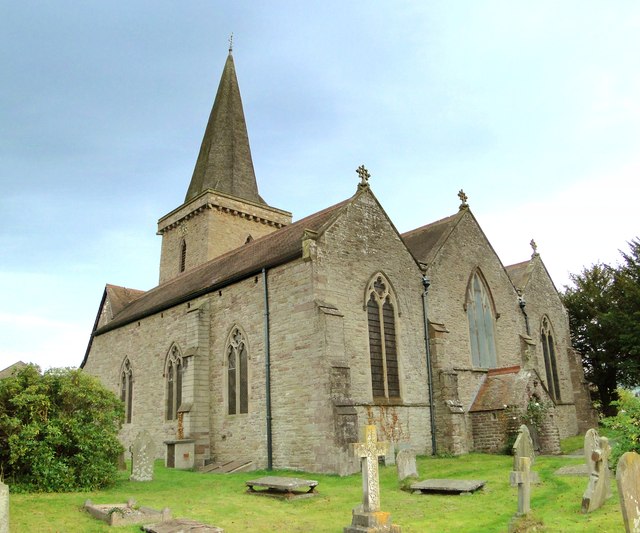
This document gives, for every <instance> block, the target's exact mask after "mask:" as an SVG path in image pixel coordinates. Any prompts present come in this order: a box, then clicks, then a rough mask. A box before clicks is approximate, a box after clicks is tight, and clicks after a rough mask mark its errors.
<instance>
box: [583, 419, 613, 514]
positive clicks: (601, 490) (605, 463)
mask: <svg viewBox="0 0 640 533" xmlns="http://www.w3.org/2000/svg"><path fill="white" fill-rule="evenodd" d="M609 455H611V447H610V446H609V440H608V439H607V438H606V437H601V436H600V435H598V432H597V431H596V430H595V429H590V430H588V431H587V433H586V435H585V436H584V458H585V460H586V462H587V468H588V470H589V483H588V485H587V488H586V490H585V491H584V494H583V496H582V512H583V513H590V512H591V511H595V510H596V509H598V508H599V507H601V506H602V504H603V503H604V502H605V500H606V499H607V497H609V496H611V479H610V477H609Z"/></svg>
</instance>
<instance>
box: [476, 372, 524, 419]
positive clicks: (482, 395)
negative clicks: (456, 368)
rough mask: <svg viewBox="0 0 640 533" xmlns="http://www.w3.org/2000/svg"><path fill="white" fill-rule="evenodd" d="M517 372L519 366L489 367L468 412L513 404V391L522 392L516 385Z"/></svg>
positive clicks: (501, 407) (490, 409) (497, 408)
mask: <svg viewBox="0 0 640 533" xmlns="http://www.w3.org/2000/svg"><path fill="white" fill-rule="evenodd" d="M519 374H520V367H519V366H510V367H506V368H492V369H490V370H489V371H488V372H487V376H486V378H485V380H484V383H483V384H482V386H481V387H480V390H479V391H478V395H477V396H476V399H475V400H474V402H473V405H472V406H471V409H469V412H475V411H496V410H499V409H505V408H506V407H507V406H508V405H513V395H514V393H515V394H522V389H521V388H519V387H517V386H516V381H517V380H518V378H519Z"/></svg>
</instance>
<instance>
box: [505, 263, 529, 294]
mask: <svg viewBox="0 0 640 533" xmlns="http://www.w3.org/2000/svg"><path fill="white" fill-rule="evenodd" d="M530 266H531V260H527V261H522V263H516V264H515V265H508V266H506V267H504V268H505V270H506V271H507V274H508V275H509V278H510V279H511V282H512V283H513V285H514V287H515V288H516V289H520V290H523V289H524V288H525V287H526V286H527V283H529V276H530V275H531V268H529V267H530Z"/></svg>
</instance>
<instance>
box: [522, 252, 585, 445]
mask: <svg viewBox="0 0 640 533" xmlns="http://www.w3.org/2000/svg"><path fill="white" fill-rule="evenodd" d="M532 261H533V262H534V265H533V270H532V272H531V275H530V277H529V282H528V283H527V286H526V289H525V292H524V297H525V300H526V306H525V311H526V313H527V316H528V319H529V330H530V332H531V338H532V339H533V341H534V342H535V343H536V349H535V361H533V362H532V363H533V366H534V368H535V369H536V370H537V371H538V374H539V375H540V378H541V379H542V380H543V382H544V384H545V387H547V390H548V389H549V387H548V383H547V374H546V368H545V363H544V354H543V351H542V343H541V341H540V332H541V329H542V319H543V317H544V316H547V317H548V319H549V322H550V323H551V326H552V328H553V334H554V341H555V350H556V363H557V369H558V380H559V385H560V401H559V402H558V403H557V406H556V409H555V412H556V424H557V426H558V430H559V432H560V438H561V439H564V438H565V437H569V436H572V435H575V434H576V433H577V432H578V426H577V420H576V412H575V402H574V394H573V388H574V384H573V381H572V379H571V366H570V364H569V360H568V358H567V356H566V354H567V349H568V348H569V347H570V346H571V339H570V337H569V321H568V320H569V319H568V316H567V313H566V310H565V308H564V306H563V305H562V302H561V301H560V297H559V296H558V292H557V291H556V289H555V287H554V285H553V283H552V282H551V279H550V278H549V275H548V274H547V272H546V270H545V268H544V266H543V265H542V262H541V261H540V259H539V257H538V256H536V257H534V258H533V259H532Z"/></svg>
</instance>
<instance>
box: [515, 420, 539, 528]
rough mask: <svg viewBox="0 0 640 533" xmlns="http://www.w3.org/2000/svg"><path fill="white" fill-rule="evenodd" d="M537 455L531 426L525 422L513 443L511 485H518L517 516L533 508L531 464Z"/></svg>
mask: <svg viewBox="0 0 640 533" xmlns="http://www.w3.org/2000/svg"><path fill="white" fill-rule="evenodd" d="M533 457H535V454H534V449H533V441H532V440H531V435H530V434H529V428H527V426H525V425H524V424H523V425H521V426H520V429H519V430H518V437H517V438H516V442H515V444H514V445H513V471H512V472H511V476H510V481H511V486H512V487H513V486H516V485H517V486H518V512H517V513H516V516H522V515H525V514H527V513H528V512H529V511H530V510H531V464H532V458H533Z"/></svg>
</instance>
